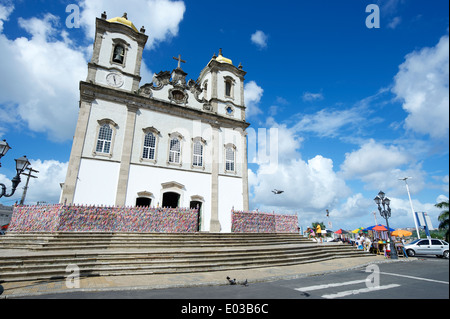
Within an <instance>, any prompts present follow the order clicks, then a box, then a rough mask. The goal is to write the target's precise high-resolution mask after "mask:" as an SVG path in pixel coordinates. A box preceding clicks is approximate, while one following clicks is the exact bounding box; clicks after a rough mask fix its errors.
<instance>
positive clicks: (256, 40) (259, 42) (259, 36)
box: [251, 30, 269, 49]
mask: <svg viewBox="0 0 450 319" xmlns="http://www.w3.org/2000/svg"><path fill="white" fill-rule="evenodd" d="M251 40H252V43H253V44H255V45H256V46H257V47H258V48H260V49H264V48H266V47H267V41H268V40H269V37H268V36H267V35H266V34H265V33H264V32H262V31H261V30H257V31H256V32H255V33H253V34H252V36H251Z"/></svg>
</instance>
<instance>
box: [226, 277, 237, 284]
mask: <svg viewBox="0 0 450 319" xmlns="http://www.w3.org/2000/svg"><path fill="white" fill-rule="evenodd" d="M227 280H228V282H229V283H230V285H236V279H233V280H232V279H231V278H230V277H228V276H227Z"/></svg>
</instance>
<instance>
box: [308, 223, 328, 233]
mask: <svg viewBox="0 0 450 319" xmlns="http://www.w3.org/2000/svg"><path fill="white" fill-rule="evenodd" d="M311 225H312V226H311V227H312V228H314V231H315V230H316V228H317V225H320V228H321V229H322V230H325V228H326V227H325V224H324V223H323V222H320V223H319V222H313V223H312V224H311Z"/></svg>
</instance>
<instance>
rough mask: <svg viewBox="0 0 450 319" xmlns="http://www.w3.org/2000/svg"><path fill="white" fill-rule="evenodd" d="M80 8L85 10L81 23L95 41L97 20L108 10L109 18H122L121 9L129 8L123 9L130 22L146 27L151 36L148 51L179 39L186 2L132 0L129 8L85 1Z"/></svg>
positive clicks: (105, 0)
mask: <svg viewBox="0 0 450 319" xmlns="http://www.w3.org/2000/svg"><path fill="white" fill-rule="evenodd" d="M80 6H81V8H82V9H83V10H82V13H81V24H82V27H83V28H84V29H85V30H86V35H87V36H88V37H90V38H91V39H93V38H94V35H95V18H96V17H99V16H100V14H101V13H102V12H103V11H106V13H107V15H108V18H114V17H121V16H122V15H123V13H124V12H122V11H118V8H125V7H126V9H123V10H126V12H127V16H128V20H130V21H131V22H133V23H134V24H135V26H136V28H137V29H140V27H141V26H145V29H146V34H147V35H148V36H149V39H148V42H147V46H146V48H147V49H152V48H154V47H155V46H156V45H157V44H158V43H160V42H162V41H165V40H167V39H170V38H172V37H174V36H177V35H178V31H179V25H180V22H181V21H182V20H183V17H184V13H185V11H186V6H185V4H184V2H183V1H171V0H128V1H127V3H126V6H125V7H124V5H123V1H121V0H95V1H94V0H82V1H80ZM121 10H122V9H121Z"/></svg>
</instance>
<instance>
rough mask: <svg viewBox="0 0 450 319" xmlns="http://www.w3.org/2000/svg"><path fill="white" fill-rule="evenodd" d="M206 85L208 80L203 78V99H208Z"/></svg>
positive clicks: (207, 85)
mask: <svg viewBox="0 0 450 319" xmlns="http://www.w3.org/2000/svg"><path fill="white" fill-rule="evenodd" d="M208 87H209V83H208V80H205V81H204V82H203V99H204V100H207V99H208Z"/></svg>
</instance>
